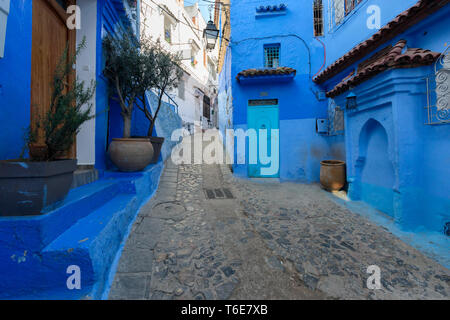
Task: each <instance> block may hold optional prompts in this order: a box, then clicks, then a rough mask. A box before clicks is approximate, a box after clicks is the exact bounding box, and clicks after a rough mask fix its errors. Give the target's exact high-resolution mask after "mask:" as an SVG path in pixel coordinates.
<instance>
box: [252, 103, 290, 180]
mask: <svg viewBox="0 0 450 320" xmlns="http://www.w3.org/2000/svg"><path fill="white" fill-rule="evenodd" d="M252 100H253V101H254V100H261V101H264V100H277V104H271V105H260V106H250V105H249V104H250V101H252ZM255 107H256V108H258V107H272V108H273V107H275V108H276V109H277V110H278V139H279V141H278V147H279V154H278V162H279V164H278V166H279V167H278V175H277V177H266V178H265V177H251V176H250V163H249V152H250V150H249V144H248V143H246V150H245V151H246V152H245V161H246V163H247V176H248V177H249V178H254V179H279V178H280V176H281V130H280V100H279V99H278V98H273V99H269V98H267V99H248V100H247V130H248V129H250V128H249V124H248V115H249V110H250V108H255ZM246 139H248V138H247V136H246ZM257 140H258V138H257ZM258 144H259V140H258ZM258 150H259V148H258ZM257 159H258V161H259V152H258V154H257Z"/></svg>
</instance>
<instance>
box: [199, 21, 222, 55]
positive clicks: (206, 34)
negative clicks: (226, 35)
mask: <svg viewBox="0 0 450 320" xmlns="http://www.w3.org/2000/svg"><path fill="white" fill-rule="evenodd" d="M218 37H219V30H217V27H216V25H215V24H214V22H212V20H209V22H208V25H207V26H206V29H205V30H204V31H203V39H205V42H206V49H208V50H213V49H214V48H215V47H216V42H217V38H218Z"/></svg>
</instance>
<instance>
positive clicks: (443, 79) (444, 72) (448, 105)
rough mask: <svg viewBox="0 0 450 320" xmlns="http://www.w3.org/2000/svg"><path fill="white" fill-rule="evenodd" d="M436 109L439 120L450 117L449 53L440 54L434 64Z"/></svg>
mask: <svg viewBox="0 0 450 320" xmlns="http://www.w3.org/2000/svg"><path fill="white" fill-rule="evenodd" d="M438 65H442V68H441V69H439V70H437V71H436V98H437V99H436V109H437V117H438V119H439V120H447V119H448V118H449V117H450V54H445V55H442V56H441V58H440V59H439V60H438V63H437V64H436V69H437V67H438Z"/></svg>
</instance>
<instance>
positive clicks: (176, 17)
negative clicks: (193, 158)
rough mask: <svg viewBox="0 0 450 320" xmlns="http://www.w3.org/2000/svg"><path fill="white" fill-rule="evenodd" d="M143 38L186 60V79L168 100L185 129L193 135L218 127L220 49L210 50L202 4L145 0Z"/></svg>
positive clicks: (142, 0)
mask: <svg viewBox="0 0 450 320" xmlns="http://www.w3.org/2000/svg"><path fill="white" fill-rule="evenodd" d="M140 18H141V23H140V25H141V30H140V32H141V36H143V37H148V38H150V39H151V40H152V41H157V40H159V41H160V42H161V43H162V45H163V47H164V48H165V49H166V50H168V51H170V52H172V53H175V54H178V55H179V56H180V57H181V59H182V68H183V70H184V75H183V79H182V80H181V82H180V84H179V87H178V89H176V90H174V91H173V92H170V93H169V96H170V98H169V97H165V99H167V101H168V102H169V103H171V104H176V105H177V107H178V113H179V115H180V117H181V118H182V119H183V123H184V127H185V128H187V129H188V130H189V131H190V132H191V133H193V132H194V131H198V130H201V129H207V128H210V127H217V93H218V76H217V63H218V62H217V57H218V46H216V48H215V49H214V50H212V51H208V50H207V49H206V43H205V41H204V39H203V30H204V29H205V28H206V21H205V19H204V18H203V16H202V14H201V12H200V10H199V7H198V4H194V5H190V6H185V5H184V0H141V16H140Z"/></svg>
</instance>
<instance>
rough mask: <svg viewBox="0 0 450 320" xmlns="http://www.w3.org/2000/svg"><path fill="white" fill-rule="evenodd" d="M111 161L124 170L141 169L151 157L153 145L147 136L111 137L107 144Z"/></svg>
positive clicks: (134, 170)
mask: <svg viewBox="0 0 450 320" xmlns="http://www.w3.org/2000/svg"><path fill="white" fill-rule="evenodd" d="M108 153H109V157H110V158H111V161H112V162H113V163H114V164H115V165H116V166H117V168H119V170H120V171H124V172H136V171H142V170H144V169H145V167H147V166H148V165H149V164H150V162H151V161H152V159H153V146H152V144H151V142H150V140H149V139H148V138H126V139H113V141H112V142H111V144H110V145H109V151H108Z"/></svg>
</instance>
